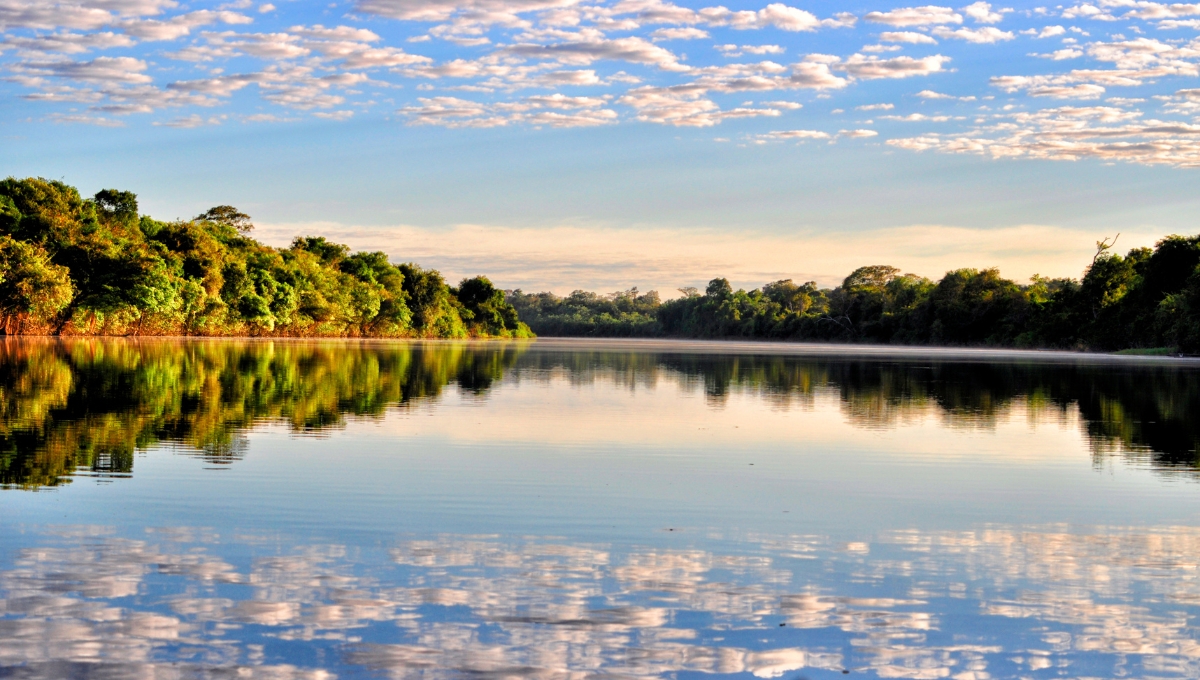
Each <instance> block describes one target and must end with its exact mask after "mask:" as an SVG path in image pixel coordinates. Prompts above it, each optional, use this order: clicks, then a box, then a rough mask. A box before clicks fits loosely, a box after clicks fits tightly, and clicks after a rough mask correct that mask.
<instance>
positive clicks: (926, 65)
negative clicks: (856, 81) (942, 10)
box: [836, 54, 950, 80]
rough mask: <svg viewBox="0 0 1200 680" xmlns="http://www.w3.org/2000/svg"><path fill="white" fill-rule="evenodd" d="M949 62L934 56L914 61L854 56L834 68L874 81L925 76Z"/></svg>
mask: <svg viewBox="0 0 1200 680" xmlns="http://www.w3.org/2000/svg"><path fill="white" fill-rule="evenodd" d="M948 61H950V57H943V56H942V55H940V54H935V55H933V56H930V57H922V58H920V59H914V58H912V57H893V58H891V59H880V58H879V57H866V56H863V55H861V54H855V55H853V56H851V57H850V58H849V59H847V60H845V61H844V62H841V63H840V64H838V65H837V66H836V68H839V69H841V70H843V71H846V72H847V73H849V74H850V75H852V76H854V77H855V78H861V79H863V80H874V79H879V78H908V77H911V76H925V75H929V74H930V73H936V72H938V71H941V70H942V65H943V64H945V63H946V62H948Z"/></svg>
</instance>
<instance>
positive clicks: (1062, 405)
mask: <svg viewBox="0 0 1200 680" xmlns="http://www.w3.org/2000/svg"><path fill="white" fill-rule="evenodd" d="M0 409H2V410H0V678H10V677H11V678H64V677H84V678H126V677H130V678H193V677H222V678H225V677H230V678H234V677H236V678H243V677H245V678H278V679H282V678H332V677H342V678H352V677H390V678H407V677H436V678H441V677H446V678H454V677H486V678H492V677H494V678H546V679H558V678H563V679H575V678H579V679H582V678H659V677H668V678H701V677H705V678H708V677H761V678H770V677H786V678H825V677H845V676H846V675H847V674H849V675H850V676H851V677H882V678H958V679H968V678H976V679H981V678H989V677H992V678H1003V677H1028V678H1050V677H1053V678H1058V677H1124V676H1129V677H1164V678H1166V677H1185V678H1194V677H1200V627H1198V625H1200V619H1198V616H1200V466H1198V455H1200V454H1198V444H1200V365H1198V364H1196V363H1194V362H1188V361H1184V360H1170V359H1135V358H1130V359H1115V358H1112V357H1087V356H1079V355H1053V354H1023V353H1013V352H1010V353H991V352H979V351H975V352H971V351H959V352H948V351H943V352H937V351H921V350H917V351H914V350H889V349H871V348H864V349H857V350H856V349H852V348H845V347H838V348H829V347H813V346H795V345H783V346H780V345H765V344H750V345H740V344H715V343H639V342H587V341H578V342H568V341H538V342H536V343H520V344H501V343H479V344H470V343H457V344H455V343H430V344H420V343H413V344H404V343H353V342H320V343H317V342H242V341H195V342H184V341H121V340H111V341H108V340H106V341H95V340H82V341H52V340H8V341H0Z"/></svg>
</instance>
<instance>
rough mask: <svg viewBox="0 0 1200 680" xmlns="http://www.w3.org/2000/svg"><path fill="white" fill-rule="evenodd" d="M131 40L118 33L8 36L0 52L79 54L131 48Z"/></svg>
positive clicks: (1, 45)
mask: <svg viewBox="0 0 1200 680" xmlns="http://www.w3.org/2000/svg"><path fill="white" fill-rule="evenodd" d="M133 44H134V43H133V40H132V39H131V38H130V37H129V36H127V35H122V34H120V33H110V32H106V33H51V34H48V35H38V36H33V37H28V38H25V37H17V36H10V37H7V38H5V39H4V40H0V50H3V49H6V48H16V49H18V50H20V51H22V52H43V53H58V54H80V53H83V52H91V51H92V50H108V49H113V48H117V47H131V46H133Z"/></svg>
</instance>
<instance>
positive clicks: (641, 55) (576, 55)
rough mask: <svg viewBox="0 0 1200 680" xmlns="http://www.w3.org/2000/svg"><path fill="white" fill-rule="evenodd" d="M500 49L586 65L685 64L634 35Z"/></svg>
mask: <svg viewBox="0 0 1200 680" xmlns="http://www.w3.org/2000/svg"><path fill="white" fill-rule="evenodd" d="M504 52H505V53H507V54H512V55H516V56H521V57H528V58H531V59H553V60H555V61H558V62H560V63H564V64H578V65H587V64H591V63H592V62H595V61H599V60H602V59H609V60H615V61H628V62H632V63H635V64H649V65H651V66H657V67H658V68H661V69H663V70H666V71H686V70H688V67H687V66H685V65H683V64H680V63H679V58H678V57H676V56H675V55H674V54H672V53H671V52H670V51H668V50H665V49H663V48H661V47H659V46H658V45H655V44H654V43H652V42H649V41H647V40H644V39H642V38H637V37H630V38H617V39H615V40H600V39H598V40H586V41H578V42H563V43H557V44H552V45H535V44H529V43H525V44H516V45H510V46H508V47H506V48H504Z"/></svg>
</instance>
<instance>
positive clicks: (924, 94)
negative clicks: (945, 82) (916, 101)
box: [917, 90, 975, 102]
mask: <svg viewBox="0 0 1200 680" xmlns="http://www.w3.org/2000/svg"><path fill="white" fill-rule="evenodd" d="M917 96H918V97H920V98H921V99H957V100H958V101H961V102H973V101H975V97H955V96H954V95H950V94H942V93H941V92H934V91H933V90H921V91H920V92H918V93H917Z"/></svg>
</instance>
